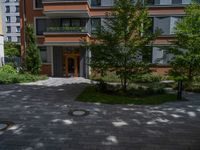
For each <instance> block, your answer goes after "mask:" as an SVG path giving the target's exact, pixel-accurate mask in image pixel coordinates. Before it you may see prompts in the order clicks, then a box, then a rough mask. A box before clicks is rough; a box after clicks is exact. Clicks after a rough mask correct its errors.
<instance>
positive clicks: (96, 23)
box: [91, 18, 101, 33]
mask: <svg viewBox="0 0 200 150" xmlns="http://www.w3.org/2000/svg"><path fill="white" fill-rule="evenodd" d="M100 25H101V19H100V18H93V19H92V20H91V26H92V27H91V32H92V33H95V32H96V31H97V27H99V26H100Z"/></svg>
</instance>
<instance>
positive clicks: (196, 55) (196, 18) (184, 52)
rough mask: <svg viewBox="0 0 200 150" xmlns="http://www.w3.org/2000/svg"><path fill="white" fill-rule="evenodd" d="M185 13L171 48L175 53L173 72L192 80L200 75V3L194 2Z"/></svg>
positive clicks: (172, 63) (177, 75)
mask: <svg viewBox="0 0 200 150" xmlns="http://www.w3.org/2000/svg"><path fill="white" fill-rule="evenodd" d="M185 13H186V15H185V17H183V18H182V19H181V20H180V21H179V22H178V23H177V26H176V28H175V37H176V40H175V41H173V42H172V44H173V46H172V47H171V48H170V52H171V53H173V54H174V58H173V59H172V61H171V65H172V71H171V74H172V75H173V76H175V77H177V78H178V79H188V80H190V81H191V80H192V79H193V77H195V76H199V75H200V28H199V27H200V4H198V3H197V2H193V3H192V4H191V5H189V6H188V7H187V8H186V10H185Z"/></svg>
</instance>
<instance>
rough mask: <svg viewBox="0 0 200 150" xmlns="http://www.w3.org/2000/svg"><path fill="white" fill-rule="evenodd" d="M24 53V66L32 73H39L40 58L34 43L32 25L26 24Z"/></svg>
mask: <svg viewBox="0 0 200 150" xmlns="http://www.w3.org/2000/svg"><path fill="white" fill-rule="evenodd" d="M25 33H26V54H25V68H26V70H27V71H28V72H30V73H32V74H39V72H40V67H41V59H40V53H39V49H38V47H37V44H36V37H35V33H34V29H33V26H32V25H30V24H28V25H26V31H25Z"/></svg>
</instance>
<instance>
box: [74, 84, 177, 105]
mask: <svg viewBox="0 0 200 150" xmlns="http://www.w3.org/2000/svg"><path fill="white" fill-rule="evenodd" d="M77 101H81V102H94V103H104V104H136V105H157V104H162V103H165V102H172V101H177V99H176V94H167V93H165V94H160V95H153V96H148V97H142V98H131V97H125V96H117V95H110V94H105V93H101V92H97V91H96V90H95V88H94V87H92V86H90V87H87V88H86V89H85V90H84V91H83V92H82V93H81V94H80V95H79V96H78V97H77Z"/></svg>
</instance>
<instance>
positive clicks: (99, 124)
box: [0, 78, 200, 150]
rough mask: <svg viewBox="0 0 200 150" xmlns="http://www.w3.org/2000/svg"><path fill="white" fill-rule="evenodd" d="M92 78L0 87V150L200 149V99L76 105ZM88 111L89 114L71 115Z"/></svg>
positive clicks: (190, 95) (53, 80)
mask: <svg viewBox="0 0 200 150" xmlns="http://www.w3.org/2000/svg"><path fill="white" fill-rule="evenodd" d="M88 83H90V81H89V80H84V79H82V78H77V79H52V78H51V79H49V80H47V81H42V82H37V83H32V84H25V85H0V120H4V121H5V120H7V121H12V122H14V123H15V125H14V126H13V127H11V128H10V129H9V130H7V131H4V132H0V150H199V149H200V95H198V94H187V95H186V97H187V98H189V99H190V100H189V101H187V102H177V103H167V104H163V105H159V106H135V105H101V104H90V103H81V102H76V101H74V99H75V97H76V96H77V95H78V94H79V93H80V92H81V91H82V90H83V89H84V88H85V87H86V86H87V85H88ZM80 108H81V109H86V110H88V111H90V114H89V115H88V116H84V117H73V116H70V115H68V112H69V111H70V110H71V109H80Z"/></svg>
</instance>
